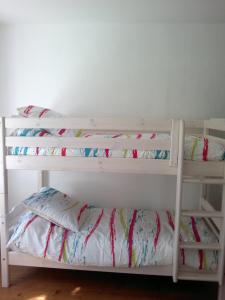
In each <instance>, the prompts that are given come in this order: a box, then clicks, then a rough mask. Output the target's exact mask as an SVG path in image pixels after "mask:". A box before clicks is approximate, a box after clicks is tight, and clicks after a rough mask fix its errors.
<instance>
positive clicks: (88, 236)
mask: <svg viewBox="0 0 225 300" xmlns="http://www.w3.org/2000/svg"><path fill="white" fill-rule="evenodd" d="M103 213H104V209H102V211H101V213H100V215H99V216H98V219H97V221H96V223H95V225H94V226H93V227H92V229H91V231H90V232H89V234H88V235H87V236H86V239H85V241H84V243H85V246H86V245H87V242H88V240H89V239H90V237H91V235H92V234H93V233H94V232H95V230H96V228H97V227H98V225H99V224H100V222H101V219H102V217H103Z"/></svg>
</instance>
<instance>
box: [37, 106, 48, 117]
mask: <svg viewBox="0 0 225 300" xmlns="http://www.w3.org/2000/svg"><path fill="white" fill-rule="evenodd" d="M48 111H49V109H48V108H45V109H43V110H42V111H41V112H40V114H39V118H41V117H43V115H44V114H45V113H47V112H48Z"/></svg>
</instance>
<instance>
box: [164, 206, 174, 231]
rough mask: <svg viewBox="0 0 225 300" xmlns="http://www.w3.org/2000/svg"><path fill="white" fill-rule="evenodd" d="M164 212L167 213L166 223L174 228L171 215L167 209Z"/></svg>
mask: <svg viewBox="0 0 225 300" xmlns="http://www.w3.org/2000/svg"><path fill="white" fill-rule="evenodd" d="M166 214H167V218H168V223H169V225H170V227H171V228H172V229H173V230H174V228H175V227H174V223H173V218H172V215H171V213H170V212H169V211H168V210H167V211H166Z"/></svg>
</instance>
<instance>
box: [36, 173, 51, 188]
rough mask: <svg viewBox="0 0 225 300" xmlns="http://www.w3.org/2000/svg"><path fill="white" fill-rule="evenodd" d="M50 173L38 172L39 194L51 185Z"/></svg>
mask: <svg viewBox="0 0 225 300" xmlns="http://www.w3.org/2000/svg"><path fill="white" fill-rule="evenodd" d="M48 175H49V174H48V171H43V170H41V171H38V172H37V191H38V192H39V191H40V189H41V188H42V187H44V186H48V185H49V178H48Z"/></svg>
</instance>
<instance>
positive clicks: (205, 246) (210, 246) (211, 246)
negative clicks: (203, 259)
mask: <svg viewBox="0 0 225 300" xmlns="http://www.w3.org/2000/svg"><path fill="white" fill-rule="evenodd" d="M179 247H180V248H182V249H201V250H220V249H221V247H220V245H219V243H208V244H206V243H196V242H181V243H180V244H179Z"/></svg>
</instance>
